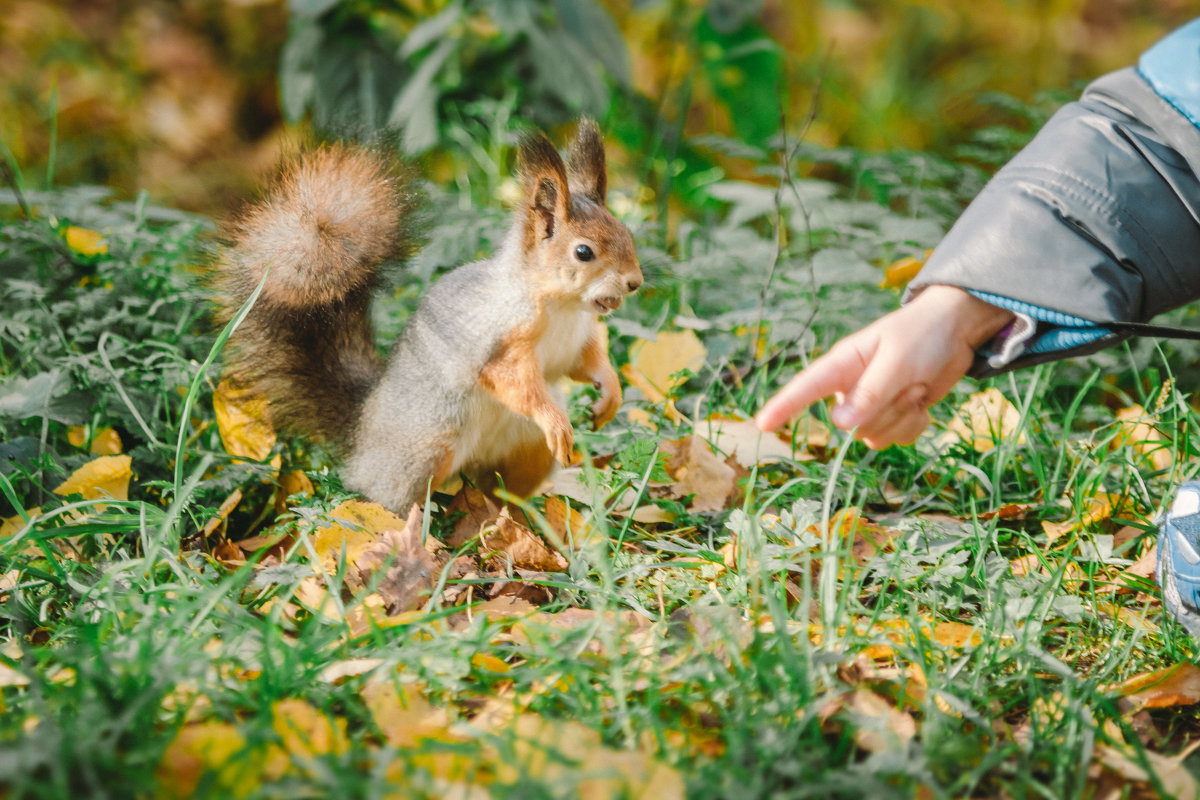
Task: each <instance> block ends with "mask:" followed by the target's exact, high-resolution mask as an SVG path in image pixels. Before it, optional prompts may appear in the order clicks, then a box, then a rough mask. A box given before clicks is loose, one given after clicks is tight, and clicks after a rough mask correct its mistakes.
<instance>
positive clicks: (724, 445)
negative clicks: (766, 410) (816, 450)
mask: <svg viewBox="0 0 1200 800" xmlns="http://www.w3.org/2000/svg"><path fill="white" fill-rule="evenodd" d="M693 435H696V436H699V437H700V438H702V439H704V440H705V441H707V442H709V443H710V444H712V445H713V447H715V448H716V449H717V450H718V452H721V453H724V454H726V455H731V456H733V458H734V460H735V461H737V463H738V464H741V465H742V466H743V467H745V468H746V469H751V468H752V467H754V466H756V465H758V464H769V463H772V462H778V461H784V460H794V461H809V460H811V459H813V458H815V456H813V455H812V454H811V453H806V452H804V451H803V450H794V449H793V448H792V446H791V445H790V444H788V443H787V442H784V441H783V440H781V439H780V438H779V437H778V436H776V435H775V434H773V433H763V432H762V431H760V430H759V429H758V426H757V425H755V424H754V420H750V419H729V418H728V417H720V416H714V417H709V418H708V419H706V420H704V421H703V422H700V423H699V424H697V425H696V428H695V432H694V434H693Z"/></svg>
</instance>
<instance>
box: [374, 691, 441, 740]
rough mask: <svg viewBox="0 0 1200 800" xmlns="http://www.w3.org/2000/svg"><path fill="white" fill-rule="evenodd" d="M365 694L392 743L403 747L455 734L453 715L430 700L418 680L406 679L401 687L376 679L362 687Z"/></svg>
mask: <svg viewBox="0 0 1200 800" xmlns="http://www.w3.org/2000/svg"><path fill="white" fill-rule="evenodd" d="M362 696H363V702H365V703H366V706H367V710H368V711H370V712H371V717H372V718H373V719H374V720H375V725H376V726H378V728H379V730H380V731H381V732H382V733H383V736H384V738H385V739H386V740H387V743H388V745H389V746H391V747H394V748H396V749H398V750H404V749H407V748H411V747H415V746H416V745H418V744H420V743H421V741H423V740H425V739H437V740H447V739H450V738H452V737H451V736H450V733H449V728H450V715H449V714H447V713H446V711H445V709H441V708H436V707H434V706H433V705H432V704H430V702H429V701H428V700H426V699H425V696H424V695H423V694H422V693H421V688H420V687H419V686H417V685H416V684H412V683H406V684H404V685H403V687H402V688H400V689H398V688H397V687H396V684H395V682H394V681H391V680H374V681H371V682H369V683H368V684H367V685H366V686H364V687H363V689H362Z"/></svg>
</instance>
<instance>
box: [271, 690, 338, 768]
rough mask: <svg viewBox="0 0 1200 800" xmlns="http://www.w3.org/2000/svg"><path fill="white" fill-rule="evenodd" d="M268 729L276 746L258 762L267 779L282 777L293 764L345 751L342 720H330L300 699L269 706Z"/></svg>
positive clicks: (280, 701) (281, 701)
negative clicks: (269, 728)
mask: <svg viewBox="0 0 1200 800" xmlns="http://www.w3.org/2000/svg"><path fill="white" fill-rule="evenodd" d="M271 717H272V720H271V727H272V728H273V729H274V731H275V735H276V736H278V737H279V744H278V745H273V746H272V747H271V748H269V750H268V752H267V753H266V755H265V756H264V757H263V759H262V761H261V762H260V765H259V766H260V769H261V770H262V773H263V775H264V776H266V777H267V779H268V780H278V779H279V778H281V777H283V776H284V775H286V774H287V773H288V771H289V769H290V768H291V766H292V764H293V763H294V762H297V761H299V762H301V764H304V762H312V761H313V760H315V759H316V758H317V757H318V756H325V755H341V754H342V753H344V752H346V750H347V749H348V748H349V746H350V743H349V740H348V739H347V737H346V720H344V719H341V718H337V719H333V720H331V719H330V718H329V717H328V716H326V715H325V714H323V713H322V712H320V711H318V710H317V709H316V708H313V707H312V706H311V705H309V704H308V703H306V702H305V701H303V700H296V699H289V700H279V701H277V702H276V703H275V704H274V705H273V706H271Z"/></svg>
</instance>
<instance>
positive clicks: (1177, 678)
mask: <svg viewBox="0 0 1200 800" xmlns="http://www.w3.org/2000/svg"><path fill="white" fill-rule="evenodd" d="M1110 688H1111V689H1112V690H1115V691H1116V692H1117V693H1118V694H1120V695H1121V697H1123V698H1125V700H1126V701H1128V702H1129V703H1132V704H1133V707H1134V708H1135V709H1141V708H1170V707H1174V706H1190V705H1195V704H1196V703H1200V667H1197V666H1196V665H1195V664H1192V663H1190V662H1187V661H1184V662H1181V663H1179V664H1176V665H1174V666H1171V667H1166V668H1164V669H1159V670H1155V671H1153V672H1147V673H1144V674H1142V675H1135V676H1134V677H1132V678H1129V679H1128V680H1126V681H1124V682H1122V683H1120V684H1117V685H1116V686H1113V687H1110Z"/></svg>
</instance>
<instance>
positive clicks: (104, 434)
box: [67, 425, 122, 456]
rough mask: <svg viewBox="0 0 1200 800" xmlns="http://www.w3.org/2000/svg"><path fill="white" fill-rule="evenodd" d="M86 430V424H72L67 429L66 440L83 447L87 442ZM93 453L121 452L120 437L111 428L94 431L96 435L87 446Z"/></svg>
mask: <svg viewBox="0 0 1200 800" xmlns="http://www.w3.org/2000/svg"><path fill="white" fill-rule="evenodd" d="M87 436H88V430H87V426H86V425H72V426H71V427H70V428H68V429H67V441H69V442H70V443H71V444H72V445H73V446H74V447H83V446H84V445H85V444H87ZM89 449H90V450H91V452H92V453H93V454H94V455H98V456H115V455H119V454H120V452H121V449H122V447H121V437H120V435H119V434H118V433H117V432H116V431H114V430H113V429H112V428H101V429H100V430H98V431H96V435H95V436H93V437H92V444H91V447H90V448H89Z"/></svg>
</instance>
